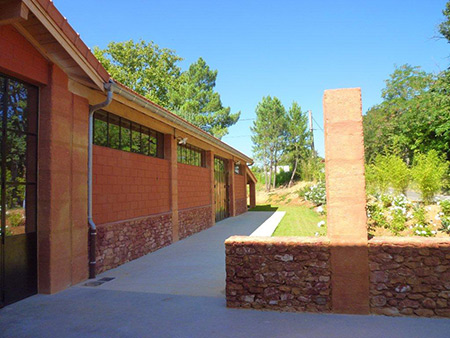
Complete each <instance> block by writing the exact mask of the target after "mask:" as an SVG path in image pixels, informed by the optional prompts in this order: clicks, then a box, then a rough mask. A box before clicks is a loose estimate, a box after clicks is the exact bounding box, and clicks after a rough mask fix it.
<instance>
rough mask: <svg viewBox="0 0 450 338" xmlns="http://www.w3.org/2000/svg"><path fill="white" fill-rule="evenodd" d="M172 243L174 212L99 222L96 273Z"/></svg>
mask: <svg viewBox="0 0 450 338" xmlns="http://www.w3.org/2000/svg"><path fill="white" fill-rule="evenodd" d="M171 243H172V216H171V213H165V214H160V215H154V216H149V217H141V218H135V219H132V220H127V221H124V222H114V223H106V224H101V225H98V226H97V247H96V253H97V273H101V272H103V271H106V270H109V269H113V268H115V267H117V266H119V265H122V264H124V263H126V262H129V261H132V260H134V259H136V258H139V257H141V256H144V255H146V254H148V253H150V252H153V251H156V250H158V249H160V248H162V247H164V246H167V245H169V244H171Z"/></svg>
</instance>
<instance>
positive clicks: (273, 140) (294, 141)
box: [251, 96, 310, 190]
mask: <svg viewBox="0 0 450 338" xmlns="http://www.w3.org/2000/svg"><path fill="white" fill-rule="evenodd" d="M307 122H308V120H307V117H306V114H305V113H304V112H302V110H301V107H300V105H299V104H298V103H296V102H293V103H292V106H291V107H290V108H289V110H288V111H287V112H286V109H285V107H284V106H283V104H282V103H281V101H280V100H279V99H278V98H277V97H271V96H266V97H263V98H262V100H261V101H260V102H259V103H258V105H257V107H256V120H255V122H254V123H253V126H252V127H251V131H252V134H253V135H252V141H253V144H254V146H253V153H254V155H255V158H256V159H257V160H259V161H260V162H262V164H263V166H264V173H265V175H266V178H265V182H266V190H270V188H271V186H272V187H275V186H276V171H277V166H278V164H279V162H280V161H283V162H285V163H291V164H292V166H293V171H292V175H291V182H290V184H292V180H293V178H294V175H295V173H296V170H297V165H298V162H299V160H300V159H302V158H304V157H306V156H307V154H309V153H308V148H309V142H310V133H309V131H308V125H307Z"/></svg>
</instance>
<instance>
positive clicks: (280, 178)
mask: <svg viewBox="0 0 450 338" xmlns="http://www.w3.org/2000/svg"><path fill="white" fill-rule="evenodd" d="M291 175H292V173H291V172H289V171H284V170H283V169H281V170H280V172H279V173H278V174H277V179H276V185H277V187H279V186H282V185H286V184H288V183H289V180H290V179H291Z"/></svg>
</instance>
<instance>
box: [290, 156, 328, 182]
mask: <svg viewBox="0 0 450 338" xmlns="http://www.w3.org/2000/svg"><path fill="white" fill-rule="evenodd" d="M297 173H299V176H300V179H301V180H303V181H323V180H325V164H324V163H323V162H322V159H321V158H320V157H316V156H311V157H307V158H305V159H303V160H301V161H300V163H299V168H298V169H297Z"/></svg>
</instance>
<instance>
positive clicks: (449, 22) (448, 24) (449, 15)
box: [439, 1, 450, 43]
mask: <svg viewBox="0 0 450 338" xmlns="http://www.w3.org/2000/svg"><path fill="white" fill-rule="evenodd" d="M442 14H444V16H445V19H446V20H445V21H444V22H442V23H441V24H440V25H439V33H441V35H442V36H443V37H444V38H446V39H447V42H449V43H450V1H449V2H447V3H446V5H445V9H444V10H443V11H442Z"/></svg>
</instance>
